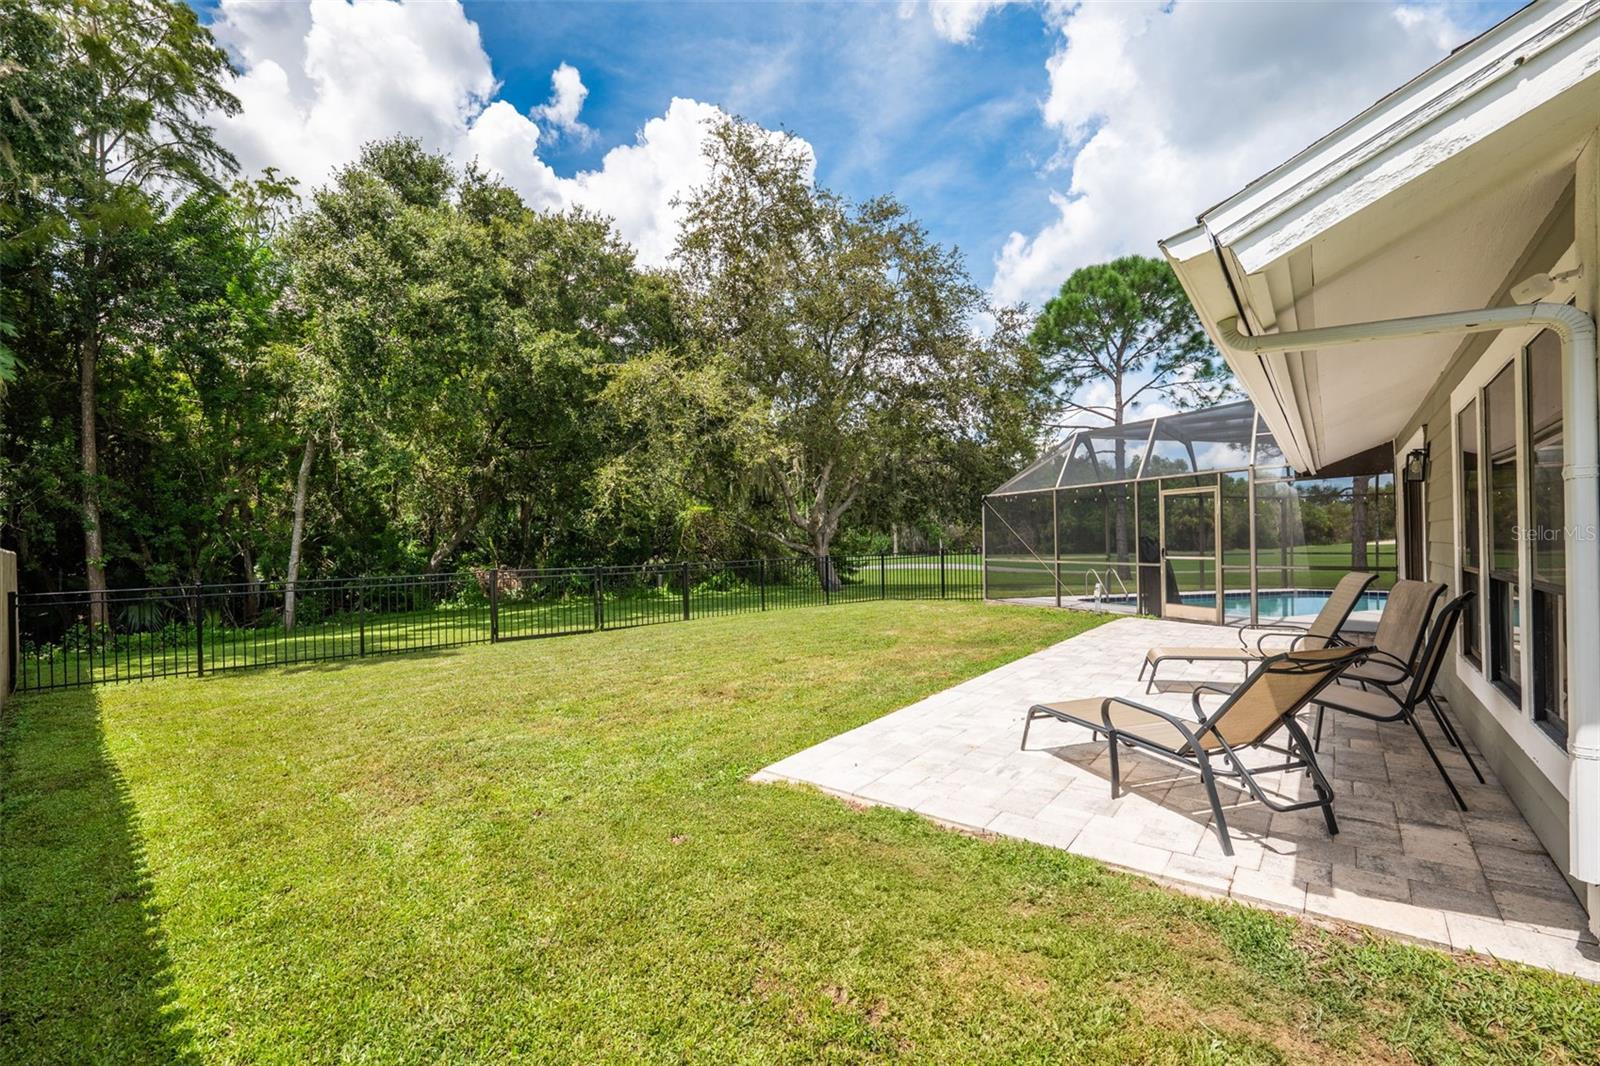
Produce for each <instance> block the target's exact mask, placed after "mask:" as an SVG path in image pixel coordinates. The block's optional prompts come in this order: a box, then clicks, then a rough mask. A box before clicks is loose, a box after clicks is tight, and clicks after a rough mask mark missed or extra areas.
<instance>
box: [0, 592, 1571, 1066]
mask: <svg viewBox="0 0 1600 1066" xmlns="http://www.w3.org/2000/svg"><path fill="white" fill-rule="evenodd" d="M1098 621H1099V619H1098V618H1096V617H1093V616H1084V615H1074V614H1070V613H1062V612H1054V611H1040V610H1030V609H1027V608H1005V607H984V606H982V605H978V604H965V603H885V604H870V603H868V604H860V605H857V606H854V607H852V608H851V609H849V610H826V609H811V610H795V611H786V612H778V613H770V614H766V615H747V616H741V617H733V618H723V619H707V620H705V621H697V622H693V623H690V624H686V625H671V626H660V627H655V628H650V629H640V630H632V631H626V632H606V633H598V634H592V635H586V636H578V637H572V638H567V639H562V640H553V641H538V642H527V643H518V644H501V645H497V646H475V647H470V648H461V649H457V650H453V651H445V652H436V653H433V654H423V655H416V656H407V657H398V658H390V659H384V660H366V661H352V660H346V661H344V662H341V663H335V664H324V665H319V666H308V667H300V668H295V669H285V670H273V671H261V672H255V673H239V674H233V675H226V676H222V677H217V678H209V679H205V680H172V681H154V682H143V683H136V684H130V685H124V686H120V687H109V688H105V689H101V690H93V689H79V690H73V691H68V692H60V693H52V694H42V695H29V696H23V697H20V698H17V699H15V700H14V701H13V702H12V703H11V704H10V705H9V706H8V708H7V709H6V711H5V717H4V721H3V733H0V1061H4V1062H7V1063H14V1062H15V1063H22V1062H71V1061H116V1062H131V1061H171V1060H179V1059H185V1058H188V1059H191V1060H193V1061H252V1062H254V1061H263V1062H301V1061H374V1062H390V1061H402V1060H404V1061H417V1062H440V1061H456V1062H459V1061H468V1060H480V1061H502V1060H505V1059H531V1060H563V1061H570V1060H584V1061H590V1060H612V1061H636V1060H640V1059H645V1060H655V1061H664V1062H678V1061H683V1060H696V1061H703V1060H713V1061H714V1060H735V1059H737V1060H755V1061H806V1060H812V1059H818V1058H824V1059H832V1060H842V1061H852V1060H859V1059H869V1058H895V1057H901V1058H909V1059H915V1060H919V1061H950V1062H957V1061H975V1060H988V1061H1008V1062H1009V1061H1018V1060H1026V1061H1036V1062H1045V1061H1049V1062H1061V1061H1104V1062H1129V1061H1139V1062H1191V1061H1193V1062H1214V1063H1234V1062H1301V1061H1321V1062H1373V1061H1398V1062H1411V1061H1421V1062H1456V1061H1461V1062H1491V1061H1499V1062H1526V1061H1530V1060H1537V1059H1543V1060H1545V1061H1552V1062H1573V1063H1592V1062H1595V1061H1597V1060H1600V996H1597V995H1596V994H1595V992H1594V990H1593V989H1592V988H1590V987H1588V986H1584V985H1581V984H1580V983H1578V982H1576V981H1574V980H1570V979H1563V978H1558V977H1555V976H1551V975H1547V974H1544V973H1540V972H1535V971H1531V970H1526V969H1520V968H1515V967H1507V966H1499V965H1492V964H1484V963H1480V962H1475V961H1458V960H1454V959H1451V958H1448V957H1446V956H1444V955H1442V954H1439V953H1436V952H1432V951H1428V950H1423V949H1419V948H1412V947H1405V946H1400V945H1397V944H1392V943H1388V942H1385V941H1379V940H1376V939H1371V938H1368V937H1365V936H1357V935H1349V936H1347V935H1339V934H1335V933H1329V932H1323V931H1319V930H1317V929H1314V928H1312V927H1308V926H1301V925H1299V924H1297V923H1294V922H1292V921H1290V920H1288V919H1283V918H1278V917H1274V916H1270V915H1267V914H1265V913H1262V912H1259V911H1254V910H1250V909H1246V908H1241V907H1237V906H1231V905H1222V904H1215V903H1210V902H1205V901H1201V900H1197V899H1193V898H1190V897H1186V896H1183V895H1179V894H1175V893H1172V892H1169V891H1166V890H1163V889H1160V888H1157V887H1155V886H1154V885H1152V884H1149V883H1147V882H1144V881H1141V880H1139V879H1136V878H1132V877H1125V876H1122V875H1117V874H1112V873H1109V872H1107V871H1106V870H1104V869H1103V868H1102V867H1099V866H1098V865H1097V864H1095V863H1093V862H1090V861H1087V860H1084V859H1079V858H1075V857H1072V856H1069V855H1066V854H1064V853H1061V852H1058V851H1054V850H1052V849H1049V848H1044V847H1039V846H1035V845H1031V844H1025V843H1020V842H1009V841H1003V840H986V839H976V838H972V837H967V836H962V835H958V834H955V833H952V832H948V831H945V830H942V829H940V828H937V827H935V826H933V825H931V824H929V823H927V822H925V821H924V820H922V819H920V818H917V817H915V816H913V815H909V814H904V813H899V812H894V811H887V810H855V809H852V808H851V807H849V806H847V805H845V804H843V803H841V802H839V801H838V800H836V799H833V798H831V797H829V796H825V795H822V794H819V793H816V792H812V791H809V790H805V789H799V788H791V787H786V786H779V785H757V784H752V783H750V782H748V781H747V780H746V778H747V776H748V775H749V774H750V773H752V772H753V771H755V770H757V769H759V768H760V767H762V766H764V765H766V764H768V763H770V762H772V761H774V760H776V759H778V758H780V757H782V756H784V755H787V754H789V753H791V752H794V751H796V750H798V749H800V748H802V747H805V746H807V745H809V744H812V743H814V742H816V741H819V740H822V739H824V738H826V737H828V736H831V735H833V734H835V733H837V732H839V731H841V730H843V729H847V728H850V727H852V726H855V725H858V724H860V723H862V722H865V721H867V720H869V719H871V718H874V717H876V716H878V715H881V714H884V713H886V712H888V711H891V710H893V709H894V708H896V707H899V706H901V705H904V704H906V703H908V702H910V701H912V700H915V699H917V698H918V697H920V696H923V695H926V694H928V693H932V692H935V691H938V690H940V689H942V688H944V687H946V686H947V685H949V684H951V683H952V682H955V681H957V680H960V679H962V678H965V677H970V676H973V675H974V674H977V673H979V672H981V671H983V670H985V669H987V668H990V667H992V666H995V665H997V664H999V663H1001V662H1004V661H1006V660H1008V659H1010V658H1013V657H1015V656H1017V655H1020V654H1023V653H1025V652H1027V651H1030V650H1032V649H1034V648H1038V647H1041V646H1043V645H1046V644H1048V643H1050V642H1053V641H1055V640H1059V639H1061V638H1063V637H1065V636H1067V635H1069V634H1070V633H1072V632H1074V631H1076V630H1079V629H1082V628H1084V627H1086V626H1090V625H1093V624H1096V623H1097V622H1098Z"/></svg>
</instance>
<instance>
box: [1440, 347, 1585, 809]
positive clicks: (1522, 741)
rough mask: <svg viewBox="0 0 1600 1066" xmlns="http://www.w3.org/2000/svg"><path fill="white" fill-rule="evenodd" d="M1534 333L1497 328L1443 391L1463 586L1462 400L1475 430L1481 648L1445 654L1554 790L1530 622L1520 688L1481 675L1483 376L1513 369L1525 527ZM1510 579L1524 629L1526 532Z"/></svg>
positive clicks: (1528, 613) (1558, 776) (1560, 752)
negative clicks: (1498, 336) (1494, 337)
mask: <svg viewBox="0 0 1600 1066" xmlns="http://www.w3.org/2000/svg"><path fill="white" fill-rule="evenodd" d="M1536 336H1537V333H1532V332H1531V331H1519V332H1518V333H1515V334H1512V333H1506V334H1502V337H1503V338H1504V340H1503V341H1502V342H1498V343H1492V344H1491V345H1490V346H1489V347H1488V348H1487V349H1486V350H1485V351H1484V353H1483V354H1482V356H1480V358H1479V359H1478V361H1477V363H1476V364H1475V365H1474V366H1473V367H1472V368H1471V369H1470V370H1468V371H1467V373H1466V374H1465V375H1464V376H1463V377H1462V379H1461V380H1460V381H1459V382H1458V383H1457V385H1456V386H1455V388H1454V389H1453V390H1452V392H1451V394H1450V407H1449V411H1450V448H1449V456H1450V465H1451V488H1452V495H1453V500H1452V507H1451V524H1452V527H1453V533H1454V544H1453V547H1454V551H1455V559H1454V570H1455V574H1456V577H1457V580H1458V581H1459V582H1461V584H1459V585H1458V586H1457V587H1458V588H1465V587H1468V586H1469V585H1470V584H1471V582H1470V576H1469V575H1470V574H1471V568H1470V567H1468V566H1466V552H1465V536H1466V530H1465V528H1464V527H1465V518H1466V507H1465V503H1466V501H1465V491H1464V485H1465V471H1464V469H1463V464H1462V453H1461V439H1460V424H1461V423H1460V419H1461V416H1462V412H1463V411H1465V410H1466V408H1467V407H1468V406H1472V405H1475V406H1474V411H1475V412H1476V424H1477V429H1478V482H1479V491H1478V499H1477V519H1478V535H1479V538H1480V543H1479V546H1478V561H1479V572H1478V585H1477V587H1476V591H1477V593H1478V599H1477V601H1476V602H1477V604H1478V610H1477V611H1476V612H1475V613H1476V615H1477V619H1476V621H1477V623H1478V632H1477V638H1478V646H1479V649H1480V651H1481V657H1480V661H1479V662H1474V661H1473V660H1472V659H1471V658H1470V657H1469V656H1468V655H1467V654H1466V653H1465V651H1464V644H1465V642H1464V641H1460V640H1457V641H1455V642H1454V643H1455V649H1454V652H1453V654H1452V656H1451V662H1452V664H1453V667H1454V672H1455V677H1456V679H1457V681H1458V682H1460V683H1461V685H1462V686H1463V687H1464V688H1466V689H1467V690H1468V692H1470V693H1471V694H1472V695H1473V697H1475V698H1476V700H1477V701H1478V703H1479V704H1480V705H1482V706H1483V707H1484V708H1485V710H1487V711H1488V712H1489V714H1490V715H1491V716H1492V717H1493V718H1494V719H1495V721H1496V722H1497V723H1498V724H1499V725H1500V726H1501V728H1503V729H1504V730H1505V731H1506V733H1507V734H1508V735H1509V736H1510V738H1511V739H1512V741H1513V742H1514V743H1516V744H1517V746H1518V747H1519V748H1521V749H1522V750H1523V751H1524V752H1526V753H1527V754H1528V755H1529V756H1530V758H1531V759H1532V760H1533V762H1534V765H1535V766H1537V767H1538V768H1539V769H1540V771H1541V772H1542V773H1543V774H1544V775H1545V777H1546V778H1547V779H1548V780H1549V782H1550V783H1551V784H1552V785H1553V786H1554V787H1556V788H1557V789H1558V790H1559V791H1560V792H1561V794H1563V795H1565V794H1566V790H1567V766H1568V758H1567V750H1566V746H1565V743H1564V742H1563V739H1562V738H1561V737H1560V736H1559V735H1558V734H1557V733H1556V732H1554V731H1552V730H1551V729H1549V728H1547V727H1545V726H1544V725H1543V724H1541V723H1540V722H1539V721H1537V720H1536V718H1535V714H1534V708H1533V702H1534V691H1533V690H1534V685H1533V683H1532V678H1533V665H1534V664H1533V645H1534V641H1533V638H1532V635H1531V629H1529V630H1528V632H1525V633H1524V634H1523V639H1522V642H1521V647H1520V649H1519V655H1518V666H1519V673H1520V678H1521V681H1522V684H1521V688H1520V692H1517V693H1515V694H1510V693H1508V692H1507V691H1506V689H1505V688H1504V687H1502V686H1501V685H1500V684H1498V683H1496V682H1494V681H1492V680H1491V679H1490V676H1489V670H1488V664H1489V649H1490V630H1489V626H1490V621H1489V618H1490V606H1491V605H1490V604H1489V603H1488V602H1487V600H1486V597H1487V596H1488V593H1489V589H1488V585H1489V580H1488V574H1489V570H1490V566H1489V563H1490V561H1491V560H1490V559H1489V557H1488V553H1489V548H1490V530H1489V523H1490V515H1489V509H1490V492H1489V467H1490V463H1489V458H1488V457H1489V437H1488V409H1487V404H1486V403H1485V392H1486V391H1487V388H1488V386H1489V383H1490V382H1491V381H1493V380H1494V379H1495V378H1496V377H1497V376H1498V375H1499V374H1500V372H1501V371H1503V370H1505V369H1506V368H1507V367H1508V366H1511V367H1512V368H1513V376H1512V380H1513V383H1514V395H1513V401H1512V412H1513V416H1514V420H1515V421H1514V426H1513V432H1514V439H1515V441H1516V442H1517V462H1516V487H1517V504H1516V523H1517V525H1519V526H1520V527H1521V528H1522V529H1523V530H1526V529H1528V528H1529V526H1530V524H1531V520H1532V507H1533V501H1532V495H1531V491H1532V455H1531V451H1530V449H1529V446H1528V441H1529V440H1530V436H1529V412H1528V406H1527V400H1528V398H1527V388H1528V376H1527V375H1528V348H1529V346H1530V345H1531V344H1532V343H1533V341H1534V339H1535V337H1536ZM1516 551H1517V567H1516V572H1517V575H1518V584H1519V586H1520V591H1521V596H1522V600H1523V602H1522V604H1521V610H1522V612H1523V617H1524V618H1525V619H1526V620H1527V621H1526V622H1525V623H1524V628H1525V629H1527V628H1528V626H1531V624H1532V622H1533V613H1532V598H1531V595H1530V590H1531V589H1532V588H1533V550H1532V544H1531V542H1530V541H1529V540H1528V538H1526V537H1525V536H1524V537H1520V538H1518V540H1517V544H1516ZM1464 621H1466V619H1464Z"/></svg>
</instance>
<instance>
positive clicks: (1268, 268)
mask: <svg viewBox="0 0 1600 1066" xmlns="http://www.w3.org/2000/svg"><path fill="white" fill-rule="evenodd" d="M1597 124H1600V0H1545V2H1536V3H1533V4H1529V5H1528V6H1527V7H1525V8H1522V9H1521V10H1519V11H1517V12H1516V13H1515V14H1513V15H1511V16H1510V17H1509V18H1507V19H1505V20H1504V21H1502V22H1501V23H1499V24H1498V25H1496V26H1494V27H1493V28H1491V29H1490V30H1488V31H1487V32H1485V33H1483V34H1481V35H1480V36H1478V37H1477V38H1475V39H1474V40H1472V41H1470V42H1468V43H1467V44H1465V45H1463V46H1462V47H1460V48H1458V49H1456V50H1455V51H1454V52H1453V53H1451V54H1450V55H1449V56H1447V57H1446V58H1445V59H1443V60H1441V61H1440V62H1439V63H1438V64H1436V65H1434V66H1433V67H1432V68H1430V69H1429V70H1427V71H1424V72H1423V73H1422V74H1420V75H1418V76H1417V77H1416V78H1413V79H1412V80H1411V81H1409V82H1407V83H1406V84H1405V85H1403V86H1401V87H1400V88H1399V89H1396V90H1395V91H1394V92H1392V93H1390V94H1388V95H1387V96H1385V97H1384V98H1383V99H1381V100H1379V101H1378V102H1377V103H1375V104H1373V105H1372V106H1371V107H1369V108H1367V109H1366V110H1365V111H1363V112H1361V113H1360V114H1358V115H1356V116H1355V117H1354V118H1352V119H1351V120H1350V121H1348V122H1346V123H1344V124H1343V125H1342V126H1340V127H1339V128H1338V129H1335V130H1333V131H1332V132H1330V133H1329V134H1327V135H1326V136H1324V137H1322V138H1320V139H1319V140H1318V141H1316V142H1315V143H1314V144H1312V145H1310V146H1308V147H1307V148H1305V149H1304V150H1303V151H1301V152H1298V153H1296V154H1295V155H1294V156H1293V157H1291V158H1290V159H1288V160H1286V161H1285V162H1283V163H1282V164H1280V165H1279V166H1277V167H1275V168H1273V169H1272V170H1271V171H1269V172H1267V173H1266V174H1264V175H1262V176H1261V177H1260V178H1258V179H1257V180H1256V181H1254V182H1251V183H1250V184H1249V185H1248V186H1246V187H1245V188H1244V189H1242V190H1240V191H1239V192H1238V193H1236V194H1234V195H1233V196H1231V197H1229V198H1227V199H1226V200H1224V201H1222V202H1221V203H1219V204H1217V205H1215V206H1213V207H1211V208H1209V209H1207V210H1206V211H1204V212H1203V213H1202V214H1201V215H1200V216H1199V219H1198V224H1197V225H1196V226H1194V227H1192V228H1190V229H1187V230H1185V231H1183V232H1181V233H1178V234H1175V235H1173V236H1172V237H1169V238H1168V239H1167V240H1165V241H1163V242H1161V246H1162V249H1163V251H1164V253H1165V254H1166V256H1167V258H1168V260H1169V261H1170V262H1171V263H1172V265H1173V267H1174V269H1175V270H1176V271H1177V274H1178V277H1179V279H1180V280H1181V281H1182V283H1183V285H1184V288H1185V289H1186V290H1187V291H1188V293H1189V296H1190V298H1191V300H1193V302H1194V304H1195V307H1196V310H1197V311H1198V312H1199V314H1200V317H1201V319H1202V321H1203V322H1204V324H1205V326H1206V328H1207V330H1208V331H1209V332H1210V334H1211V336H1212V339H1213V341H1214V342H1217V343H1218V346H1219V348H1221V349H1222V351H1223V354H1224V355H1225V357H1226V358H1227V360H1228V362H1229V364H1230V365H1231V366H1232V367H1233V370H1234V372H1235V373H1236V374H1237V375H1238V377H1239V378H1240V380H1241V382H1242V383H1243V384H1244V386H1245V388H1246V390H1247V391H1248V392H1249V393H1250V395H1251V396H1252V397H1253V398H1254V399H1255V400H1256V403H1257V406H1258V408H1259V409H1260V411H1261V414H1262V418H1263V420H1264V421H1265V422H1266V424H1267V425H1268V426H1269V427H1270V428H1271V429H1272V431H1273V432H1274V434H1275V435H1276V436H1277V438H1278V440H1279V442H1280V444H1281V445H1282V447H1283V449H1284V452H1285V455H1286V457H1287V458H1288V459H1289V461H1290V462H1291V463H1292V464H1293V465H1294V466H1296V467H1297V468H1299V469H1302V470H1316V469H1319V468H1320V467H1322V466H1324V465H1327V464H1328V463H1331V462H1335V461H1337V460H1338V459H1340V458H1342V457H1344V456H1346V455H1350V454H1353V453H1356V452H1360V451H1363V450H1365V449H1367V448H1370V447H1372V446H1373V445H1375V444H1378V443H1381V442H1383V441H1385V440H1392V439H1393V438H1394V436H1395V435H1396V434H1397V433H1398V432H1399V431H1400V430H1401V429H1402V428H1403V427H1404V424H1405V422H1406V420H1407V419H1408V418H1409V417H1410V416H1411V415H1412V413H1413V412H1415V410H1416V409H1417V407H1418V406H1419V404H1420V403H1421V402H1422V400H1423V399H1424V397H1425V396H1426V394H1427V391H1428V389H1429V388H1431V386H1432V384H1433V383H1434V382H1435V381H1436V380H1437V379H1438V376H1439V374H1441V373H1442V372H1444V370H1445V368H1446V367H1447V366H1448V364H1449V362H1450V361H1451V359H1452V357H1453V355H1454V354H1455V352H1456V350H1457V347H1458V346H1459V342H1458V341H1455V340H1452V339H1450V338H1423V339H1418V340H1408V341H1397V342H1393V343H1390V344H1387V345H1382V346H1373V347H1371V348H1361V349H1343V350H1339V351H1337V352H1335V351H1331V350H1330V351H1329V352H1328V353H1327V354H1326V355H1325V356H1324V355H1323V354H1321V353H1317V352H1290V353H1279V354H1265V355H1257V354H1250V353H1242V352H1234V351H1230V350H1228V349H1227V348H1226V346H1224V345H1222V344H1221V342H1220V333H1219V331H1218V329H1217V323H1219V322H1220V321H1223V320H1226V319H1229V318H1235V317H1237V318H1238V319H1239V320H1240V322H1241V323H1242V324H1243V327H1242V328H1243V329H1244V330H1245V332H1247V333H1251V334H1257V333H1262V332H1275V331H1287V330H1295V329H1305V328H1311V327H1313V326H1328V325H1336V324H1340V323H1344V322H1359V321H1368V320H1373V319H1378V318H1389V317H1398V316H1403V315H1416V314H1426V313H1431V312H1435V311H1447V310H1459V309H1463V308H1470V307H1482V306H1490V305H1493V304H1496V303H1503V302H1506V300H1505V291H1506V289H1507V288H1508V287H1509V286H1510V285H1511V284H1513V283H1515V282H1516V281H1517V280H1519V279H1520V277H1522V276H1526V274H1527V273H1532V272H1535V271H1538V270H1544V269H1549V268H1551V267H1553V266H1555V264H1556V263H1557V262H1558V261H1559V260H1560V259H1561V258H1562V257H1563V256H1564V255H1566V254H1567V250H1568V246H1569V245H1570V243H1571V240H1570V234H1571V233H1572V227H1571V225H1570V219H1571V210H1572V205H1571V197H1570V195H1568V187H1569V186H1570V184H1571V182H1572V173H1573V161H1574V159H1575V158H1576V156H1577V153H1578V150H1579V149H1580V148H1581V147H1582V145H1583V144H1584V142H1585V141H1586V140H1587V139H1588V138H1589V137H1590V136H1592V135H1593V132H1594V129H1595V127H1596V125H1597ZM1563 205H1564V206H1563ZM1563 211H1565V216H1564V218H1565V222H1563V215H1562V212H1563ZM1563 236H1564V237H1565V240H1563V239H1562V238H1563ZM1517 271H1522V273H1520V274H1517V276H1512V275H1513V274H1514V273H1516V272H1517Z"/></svg>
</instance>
